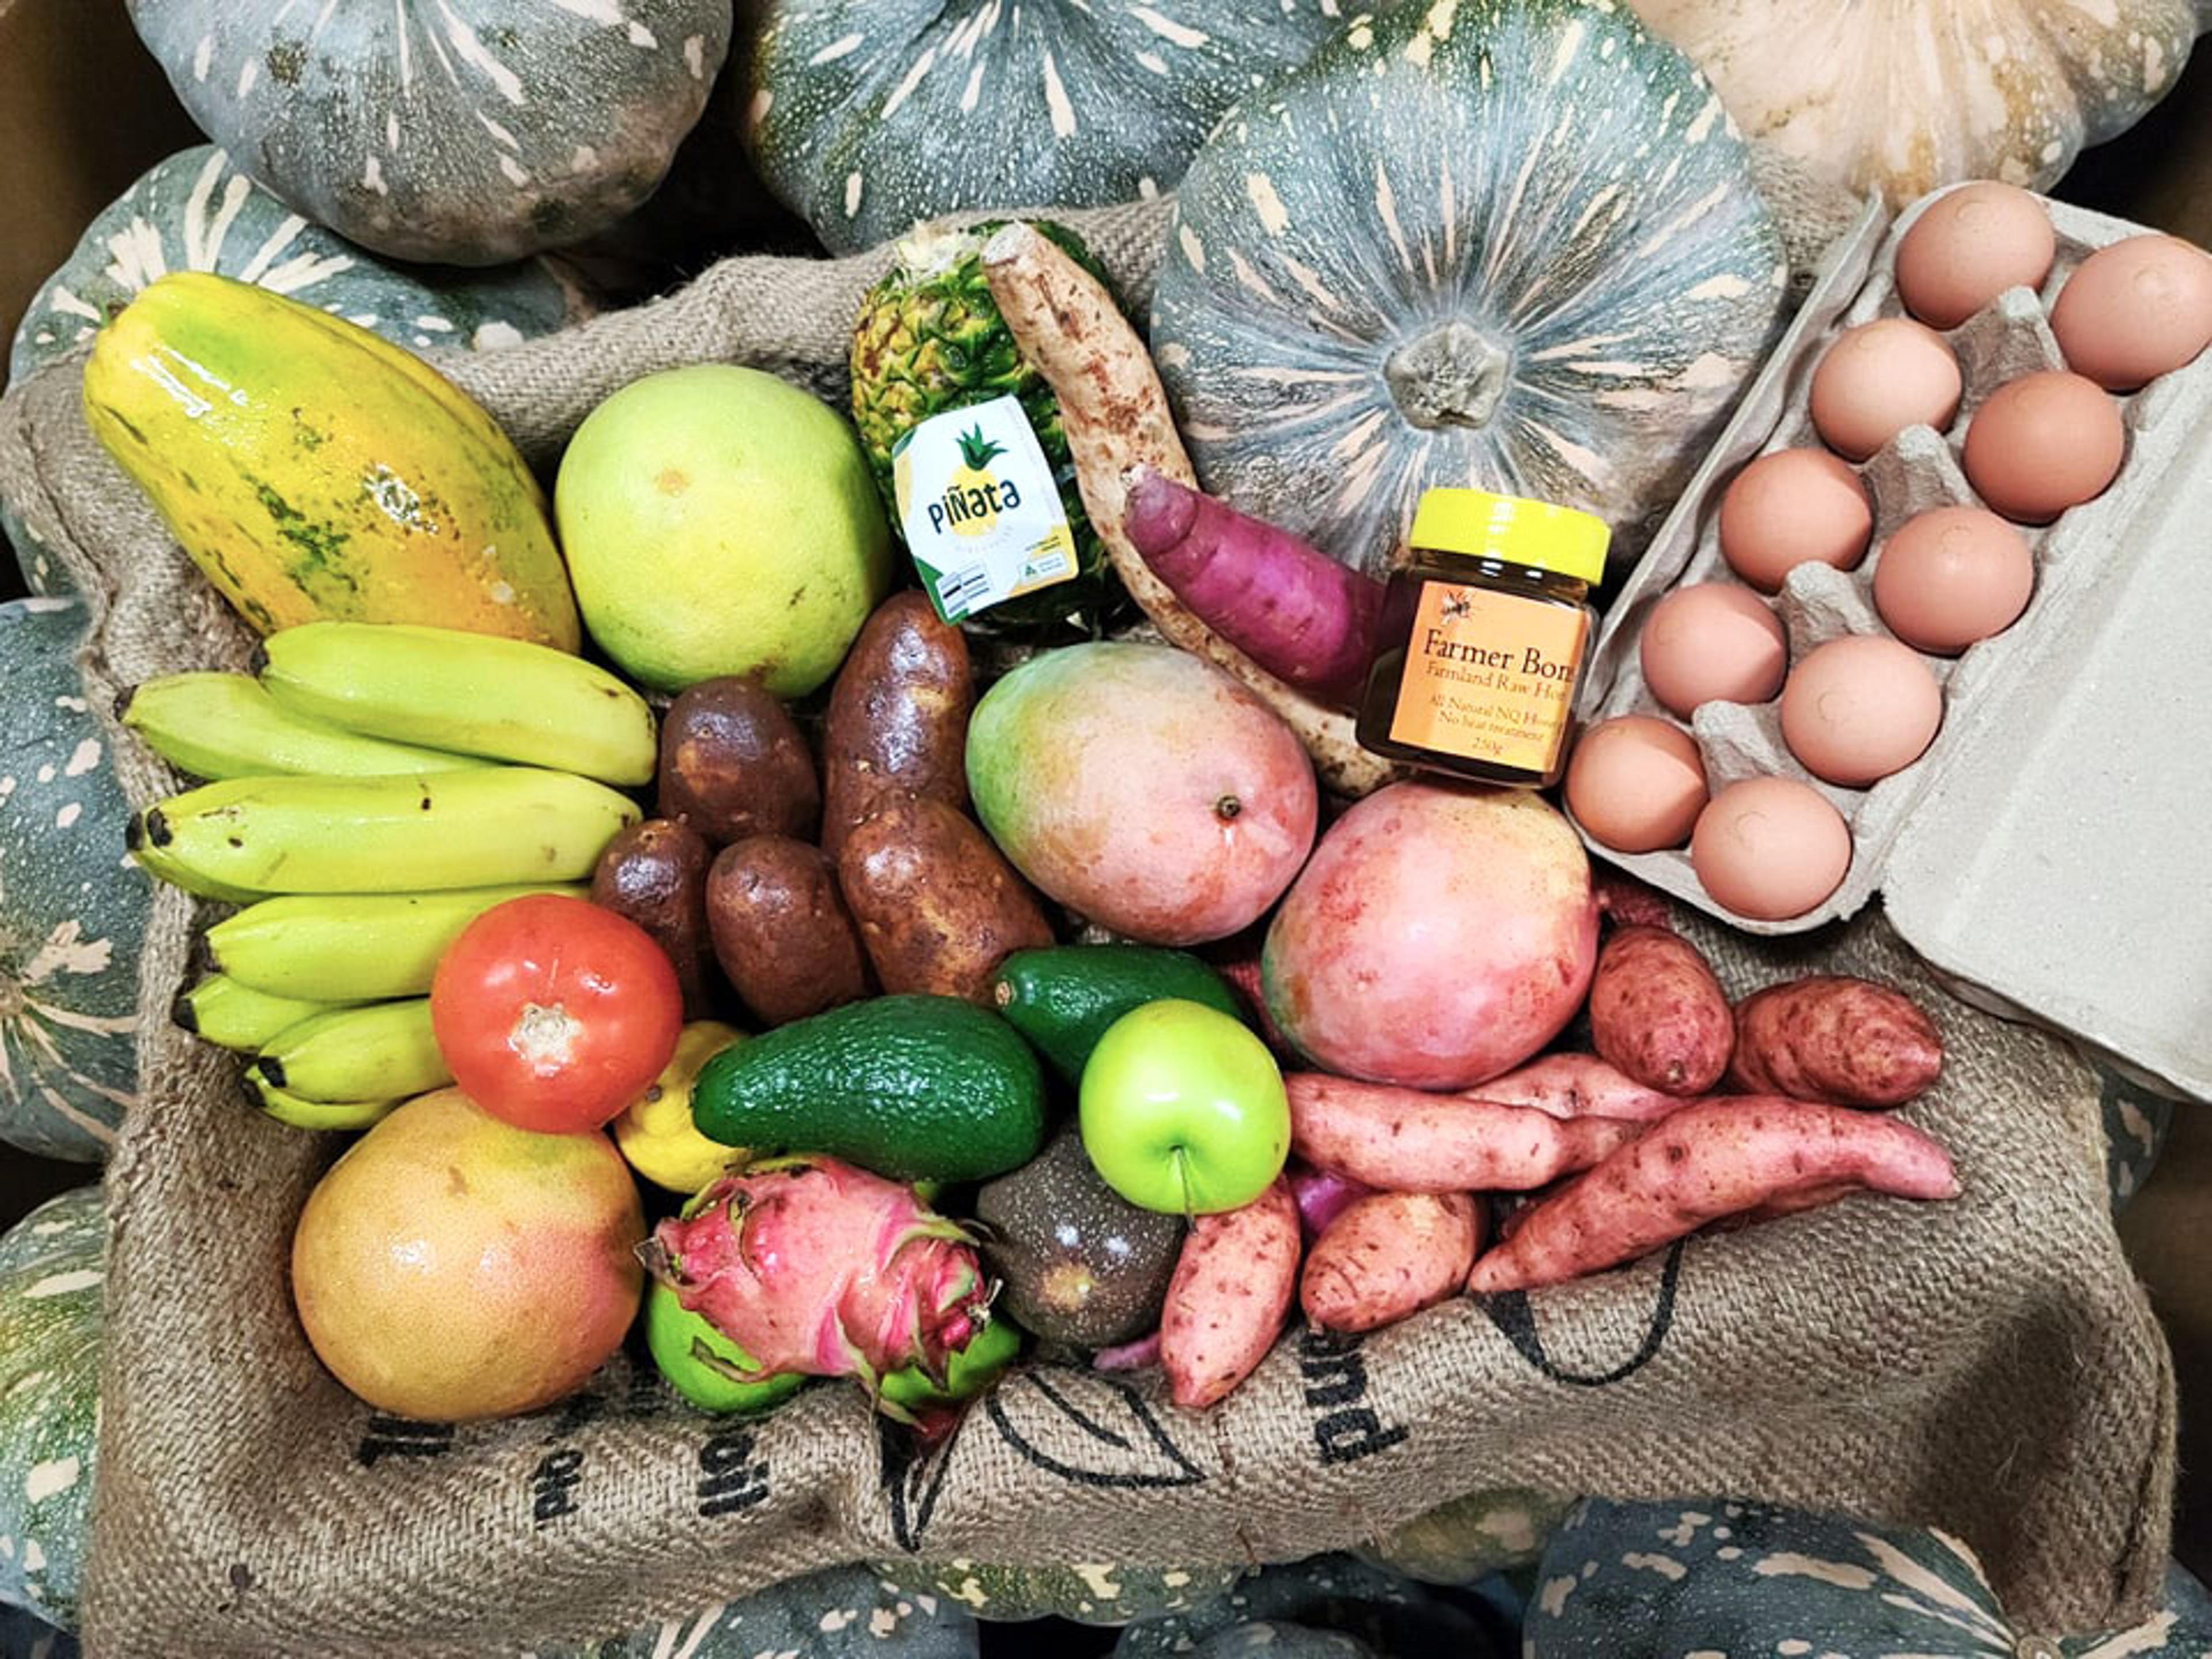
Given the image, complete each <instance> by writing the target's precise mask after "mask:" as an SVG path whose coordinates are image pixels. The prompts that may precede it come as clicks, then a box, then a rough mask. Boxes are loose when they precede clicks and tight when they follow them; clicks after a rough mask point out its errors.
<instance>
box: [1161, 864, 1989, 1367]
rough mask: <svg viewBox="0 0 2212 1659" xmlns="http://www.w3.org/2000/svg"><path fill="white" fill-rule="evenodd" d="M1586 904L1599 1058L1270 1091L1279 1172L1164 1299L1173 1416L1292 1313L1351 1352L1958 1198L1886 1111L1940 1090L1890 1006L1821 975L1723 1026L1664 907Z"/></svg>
mask: <svg viewBox="0 0 2212 1659" xmlns="http://www.w3.org/2000/svg"><path fill="white" fill-rule="evenodd" d="M1607 912H1608V914H1609V915H1611V916H1612V917H1613V921H1614V926H1613V929H1612V931H1611V933H1609V935H1608V936H1607V939H1606V940H1605V942H1604V945H1603V946H1602V947H1601V951H1600V955H1599V958H1598V965H1597V971H1596V974H1595V977H1594V979H1593V981H1592V983H1591V987H1590V995H1589V1033H1590V1042H1591V1046H1592V1047H1593V1048H1595V1049H1596V1050H1597V1052H1596V1053H1595V1054H1566V1053H1562V1054H1547V1055H1545V1056H1543V1057H1542V1058H1541V1059H1538V1060H1533V1061H1531V1062H1529V1063H1528V1064H1527V1065H1525V1066H1522V1067H1520V1068H1519V1069H1517V1070H1516V1071H1513V1072H1510V1073H1507V1074H1506V1075H1504V1076H1503V1077H1499V1078H1496V1079H1492V1080H1491V1081H1490V1082H1488V1083H1486V1084H1483V1085H1480V1086H1479V1087H1477V1088H1474V1089H1471V1090H1468V1091H1465V1092H1464V1093H1462V1094H1450V1095H1447V1094H1429V1093H1425V1092H1423V1091H1419V1090H1415V1089H1405V1088H1398V1087H1395V1086H1392V1085H1387V1084H1375V1083H1362V1082H1357V1081H1354V1080H1352V1079H1346V1078H1340V1077H1331V1076H1328V1075H1326V1074H1324V1073H1318V1072H1293V1073H1289V1074H1288V1075H1287V1076H1286V1078H1285V1084H1286V1085H1287V1091H1288V1093H1289V1097H1290V1103H1291V1154H1292V1163H1291V1168H1290V1170H1288V1171H1287V1172H1286V1174H1285V1177H1284V1179H1283V1180H1281V1181H1279V1182H1277V1183H1276V1185H1275V1186H1274V1187H1273V1188H1270V1189H1269V1190H1268V1191H1267V1194H1264V1195H1263V1196H1262V1197H1261V1199H1260V1200H1258V1201H1257V1202H1255V1204H1253V1205H1251V1206H1248V1207H1247V1208H1246V1209H1244V1210H1241V1211H1237V1212H1231V1213H1230V1214H1227V1215H1220V1216H1208V1217H1205V1218H1201V1219H1200V1222H1199V1223H1198V1224H1197V1225H1195V1226H1194V1228H1193V1230H1192V1232H1191V1235H1190V1237H1189V1240H1188V1243H1187V1244H1186V1245H1185V1247H1184V1255H1183V1260H1182V1264H1181V1266H1180V1267H1179V1268H1178V1270H1177V1273H1176V1280H1175V1285H1174V1288H1173V1289H1171V1290H1170V1293H1169V1297H1168V1309H1167V1315H1166V1318H1165V1321H1164V1324H1163V1328H1162V1333H1161V1342H1160V1359H1161V1363H1162V1365H1163V1366H1164V1369H1165V1370H1166V1372H1167V1375H1168V1378H1169V1382H1170V1386H1171V1387H1172V1389H1173V1391H1174V1396H1175V1399H1176V1402H1177V1403H1178V1404H1180V1405H1183V1406H1188V1407H1196V1406H1203V1405H1208V1404H1211V1403H1212V1402H1213V1401H1217V1400H1219V1399H1220V1398H1222V1397H1223V1396H1224V1395H1226V1394H1227V1393H1229V1391H1230V1390H1231V1389H1233V1388H1235V1387H1236V1385H1237V1383H1238V1382H1240V1381H1242V1380H1243V1377H1244V1376H1246V1375H1247V1374H1248V1373H1249V1371H1250V1370H1252V1369H1253V1368H1254V1367H1255V1366H1256V1365H1257V1364H1259V1362H1260V1361H1261V1358H1264V1357H1265V1356H1266V1354H1267V1350H1268V1348H1269V1347H1270V1346H1272V1344H1273V1341H1274V1339H1275V1336H1276V1334H1277V1332H1278V1331H1279V1329H1280V1328H1281V1323H1282V1320H1283V1317H1284V1316H1285V1313H1286V1312H1287V1310H1288V1309H1289V1307H1290V1304H1291V1301H1292V1300H1293V1298H1295V1299H1296V1300H1297V1303H1298V1304H1299V1305H1300V1306H1301V1308H1302V1309H1303V1310H1304V1314H1305V1316H1306V1319H1307V1321H1308V1322H1310V1324H1312V1325H1314V1326H1315V1327H1316V1328H1322V1329H1327V1330H1335V1331H1370V1330H1374V1329H1376V1328H1380V1327H1382V1326H1384V1325H1388V1324H1391V1323H1394V1322H1396V1321H1398V1320H1401V1319H1403V1318H1405V1317H1407V1316H1408V1315H1411V1314H1413V1313H1417V1312H1419V1310H1422V1309H1424V1308H1429V1307H1433V1306H1435V1305H1436V1304H1438V1303H1441V1302H1443V1301H1446V1300H1448V1299H1449V1298H1450V1297H1454V1296H1455V1295H1458V1294H1460V1293H1462V1291H1466V1292H1468V1293H1472V1294H1475V1295H1490V1294H1496V1293H1499V1292H1502V1291H1516V1290H1534V1289H1538V1288H1541V1287H1542V1286H1545V1285H1559V1284H1564V1283H1565V1282H1567V1281H1569V1280H1571V1279H1581V1278H1584V1277H1587V1276H1589V1275H1590V1274H1593V1273H1602V1272H1604V1271H1606V1270H1607V1269H1608V1268H1612V1267H1620V1266H1623V1265H1625V1264H1626V1263H1628V1262H1631V1261H1636V1260H1638V1258H1640V1257H1643V1256H1644V1255H1650V1253H1651V1252H1653V1251H1655V1250H1657V1249H1662V1248H1663V1247H1664V1246H1666V1245H1667V1244H1669V1243H1673V1242H1674V1240H1676V1239H1678V1238H1681V1237H1686V1236H1687V1235H1688V1234H1691V1233H1693V1232H1695V1231H1699V1229H1700V1228H1703V1227H1705V1226H1708V1225H1711V1224H1713V1223H1716V1222H1721V1221H1729V1220H1741V1221H1760V1220H1765V1219H1769V1218H1773V1217H1777V1216H1782V1215H1789V1214H1794V1213H1796V1212H1802V1211H1805V1210H1809V1209H1814V1208H1817V1207H1819V1206H1821V1205H1824V1204H1830V1203H1833V1202H1835V1201H1836V1200H1839V1199H1843V1198H1845V1197H1848V1196H1850V1195H1851V1194H1855V1193H1861V1192H1871V1193H1880V1194H1888V1195H1891V1196H1893V1197H1899V1198H1911V1199H1923V1200H1929V1199H1947V1198H1952V1197H1955V1196H1956V1195H1957V1194H1958V1191H1959V1182H1958V1178H1957V1176H1956V1174H1955V1172H1954V1170H1953V1168H1952V1164H1951V1158H1950V1156H1949V1154H1948V1153H1947V1152H1945V1151H1944V1150H1943V1148H1942V1146H1939V1145H1937V1144H1936V1141H1935V1140H1933V1139H1930V1138H1929V1136H1928V1135H1926V1134H1925V1133H1922V1132H1921V1131H1920V1130H1918V1129H1917V1128H1915V1127H1912V1126H1911V1124H1908V1123H1905V1122H1904V1121H1901V1120H1899V1119H1897V1118H1894V1117H1890V1116H1886V1115H1883V1114H1882V1111H1881V1109H1884V1108H1888V1107H1893V1106H1898V1105H1901V1104H1903V1103H1905V1102H1906V1101H1909V1100H1911V1099H1912V1098H1914V1097H1917V1096H1918V1095H1919V1094H1921V1093H1923V1091H1926V1090H1927V1089H1928V1088H1929V1086H1930V1085H1933V1084H1934V1083H1935V1081H1936V1078H1937V1076H1938V1075H1939V1074H1940V1073H1941V1072H1942V1066H1943V1045H1942V1037H1941V1036H1939V1035H1938V1034H1937V1032H1936V1027H1935V1024H1933V1022H1932V1021H1930V1020H1929V1018H1928V1016H1927V1015H1926V1014H1925V1013H1924V1012H1923V1011H1922V1010H1921V1009H1920V1008H1919V1007H1918V1006H1916V1005H1915V1004H1914V1003H1913V1002H1912V1000H1911V999H1910V998H1908V997H1906V996H1905V995H1904V994H1901V993H1899V992H1898V991H1895V990H1892V989H1890V988H1888V987H1884V986H1881V985H1876V984H1874V983H1872V982H1870V981H1865V980H1859V979H1849V978H1842V977H1837V976H1832V975H1823V976H1819V977H1813V978H1806V979H1800V980H1796V981H1790V982H1789V983H1785V984H1782V985H1776V986H1772V987H1768V988H1767V989H1765V990H1763V991H1760V992H1758V993H1756V994H1753V995H1751V996H1748V997H1746V998H1745V999H1743V1000H1741V1001H1740V1002H1738V1003H1736V1004H1735V1005H1734V1006H1730V1004H1729V1000H1728V998H1727V996H1726V995H1725V994H1724V993H1723V990H1722V988H1721V985H1720V981H1719V980H1718V979H1717V977H1716V976H1715V975H1714V974H1713V971H1712V969H1711V966H1710V965H1709V964H1708V963H1706V961H1705V957H1703V955H1702V954H1701V953H1700V952H1699V950H1698V948H1697V947H1696V945H1693V944H1692V943H1691V942H1690V941H1689V940H1688V939H1684V938H1682V937H1680V935H1678V934H1676V933H1674V932H1673V931H1672V930H1671V929H1670V928H1668V927H1666V926H1665V925H1664V914H1663V911H1662V910H1659V909H1657V908H1656V907H1654V908H1650V909H1640V908H1637V907H1631V906H1625V905H1609V906H1607ZM1630 917H1634V918H1635V919H1634V920H1630V919H1629V918H1630ZM1517 1194H1531V1195H1533V1196H1531V1197H1530V1198H1528V1200H1527V1201H1525V1202H1522V1203H1520V1204H1519V1206H1518V1207H1516V1208H1515V1209H1514V1210H1512V1212H1510V1214H1508V1215H1506V1216H1505V1217H1504V1218H1503V1220H1502V1222H1501V1223H1500V1225H1498V1226H1497V1228H1496V1235H1497V1236H1496V1237H1495V1238H1494V1239H1493V1240H1492V1241H1491V1242H1490V1243H1489V1246H1488V1248H1487V1249H1485V1248H1484V1245H1485V1241H1486V1235H1488V1234H1489V1233H1490V1232H1491V1231H1492V1228H1491V1225H1490V1223H1491V1217H1490V1214H1489V1206H1490V1204H1491V1202H1492V1196H1493V1195H1498V1196H1504V1195H1517ZM1302 1236H1303V1238H1304V1249H1303V1250H1301V1248H1300V1244H1301V1237H1302Z"/></svg>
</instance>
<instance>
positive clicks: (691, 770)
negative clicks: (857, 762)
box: [660, 678, 822, 847]
mask: <svg viewBox="0 0 2212 1659" xmlns="http://www.w3.org/2000/svg"><path fill="white" fill-rule="evenodd" d="M660 811H661V816H662V817H671V818H678V819H681V820H682V821H683V822H684V823H688V824H690V826H691V827H692V828H693V829H696V830H697V831H698V832H699V833H700V834H701V835H702V836H705V837H706V838H707V839H708V841H710V842H713V843H714V845H715V846H717V847H727V846H728V845H730V843H732V842H739V841H743V840H744V838H745V837H746V836H797V837H798V838H799V840H801V841H807V840H811V839H812V837H813V835H814V828H815V825H816V824H817V823H819V822H820V821H821V814H822V786H821V783H820V781H818V780H817V778H816V777H815V775H814V757H813V755H812V754H811V752H810V751H809V750H808V749H807V747H806V738H805V736H804V734H802V733H801V732H800V731H799V727H798V726H795V725H793V723H792V719H791V716H790V714H787V713H786V712H785V709H784V707H783V705H782V704H781V703H780V702H777V701H776V700H775V698H774V697H773V696H770V695H769V693H768V692H766V691H764V690H762V689H761V688H760V687H759V686H758V685H757V684H754V683H753V682H752V681H750V680H742V679H729V678H725V679H718V680H702V681H700V682H699V684H696V685H695V686H693V687H691V688H690V690H688V691H685V692H684V694H683V695H682V696H679V697H678V698H677V699H676V702H674V704H673V705H672V706H671V708H669V711H668V715H667V718H666V719H665V720H662V721H661V723H660Z"/></svg>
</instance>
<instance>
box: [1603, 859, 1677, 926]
mask: <svg viewBox="0 0 2212 1659" xmlns="http://www.w3.org/2000/svg"><path fill="white" fill-rule="evenodd" d="M1590 886H1591V888H1592V889H1593V890H1595V892H1596V894H1597V908H1599V910H1600V911H1601V912H1603V914H1604V915H1605V919H1606V920H1607V921H1610V922H1612V923H1613V925H1614V926H1615V927H1629V926H1632V925H1633V926H1637V927H1665V928H1669V929H1671V928H1672V927H1674V918H1673V917H1672V916H1670V915H1668V911H1667V900H1666V897H1665V896H1664V895H1662V894H1661V893H1660V892H1658V891H1657V890H1655V889H1653V888H1650V887H1646V886H1645V885H1644V884H1643V883H1642V882H1640V881H1637V880H1635V879H1633V878H1631V877H1628V876H1624V875H1621V874H1620V872H1617V871H1612V870H1593V871H1592V872H1590Z"/></svg>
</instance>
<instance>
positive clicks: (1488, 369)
mask: <svg viewBox="0 0 2212 1659" xmlns="http://www.w3.org/2000/svg"><path fill="white" fill-rule="evenodd" d="M1512 368H1513V357H1512V354H1511V353H1510V352H1508V351H1507V350H1506V349H1504V347H1503V346H1500V345H1499V344H1498V343H1497V341H1495V340H1493V339H1492V338H1491V337H1490V336H1488V335H1487V334H1485V333H1484V332H1482V331H1481V330H1480V329H1477V328H1471V327H1469V326H1468V325H1467V324H1465V323H1462V322H1459V321H1456V320H1455V321H1452V322H1449V323H1446V324H1445V325H1443V327H1441V328H1435V329H1431V330H1430V331H1428V332H1427V333H1425V334H1419V335H1416V336H1415V337H1413V338H1412V339H1410V340H1408V341H1407V342H1406V343H1405V344H1403V345H1401V346H1400V347H1399V348H1398V349H1396V350H1395V351H1394V352H1392V353H1391V354H1390V356H1389V359H1388V360H1387V361H1386V362H1384V363H1383V379H1384V380H1386V381H1387V382H1389V387H1390V396H1391V397H1392V398H1394V399H1395V401H1396V403H1397V404H1398V411H1399V413H1400V414H1401V415H1403V416H1405V417H1406V419H1407V422H1410V423H1411V424H1413V425H1414V426H1418V427H1424V428H1428V429H1430V430H1432V431H1433V430H1435V429H1437V428H1442V427H1448V426H1476V427H1480V426H1487V425H1489V424H1490V417H1491V416H1492V415H1495V414H1496V413H1497V412H1498V399H1499V398H1503V397H1504V395H1505V384H1506V379H1507V376H1508V375H1509V374H1510V372H1511V370H1512Z"/></svg>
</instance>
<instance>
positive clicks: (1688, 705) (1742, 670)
mask: <svg viewBox="0 0 2212 1659" xmlns="http://www.w3.org/2000/svg"><path fill="white" fill-rule="evenodd" d="M1637 652H1638V659H1639V660H1640V661H1641V662H1642V664H1643V667H1644V684H1646V685H1648V686H1650V688H1651V695H1652V696H1655V697H1656V698H1658V699H1659V701H1660V702H1662V703H1663V704H1664V705H1665V706H1666V708H1667V710H1668V713H1669V714H1680V716H1681V717H1682V718H1683V719H1684V720H1687V719H1689V717H1690V716H1691V715H1692V714H1694V713H1696V712H1697V708H1698V705H1699V703H1704V702H1765V701H1766V700H1767V699H1768V698H1769V697H1771V696H1773V695H1774V694H1775V693H1776V692H1777V691H1779V690H1781V689H1782V676H1783V675H1784V672H1785V671H1787V670H1788V669H1789V666H1790V646H1789V641H1787V639H1786V638H1785V637H1784V635H1783V632H1782V622H1781V619H1780V618H1779V617H1777V616H1776V615H1775V614H1774V612H1773V611H1770V610H1769V609H1768V608H1767V607H1766V605H1765V604H1764V603H1763V602H1762V601H1761V600H1760V599H1759V596H1758V595H1757V594H1756V593H1753V592H1751V591H1750V590H1749V589H1747V588H1742V587H1738V586H1736V585H1735V583H1733V582H1695V583H1692V585H1691V586H1688V587H1678V588H1676V589H1675V590H1674V592H1671V593H1669V594H1668V595H1667V597H1666V598H1665V599H1662V600H1660V601H1659V603H1658V604H1656V605H1653V606H1652V607H1651V614H1650V616H1649V617H1645V618H1644V633H1643V635H1642V637H1641V638H1640V639H1639V640H1638V644H1637Z"/></svg>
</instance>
